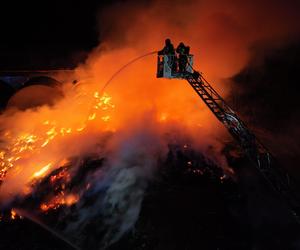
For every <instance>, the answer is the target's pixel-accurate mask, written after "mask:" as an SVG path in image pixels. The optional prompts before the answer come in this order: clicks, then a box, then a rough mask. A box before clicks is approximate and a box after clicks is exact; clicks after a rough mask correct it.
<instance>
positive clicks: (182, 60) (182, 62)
mask: <svg viewBox="0 0 300 250" xmlns="http://www.w3.org/2000/svg"><path fill="white" fill-rule="evenodd" d="M189 50H190V47H186V46H185V45H184V43H183V42H181V43H179V45H178V46H177V48H176V52H177V53H178V63H179V72H180V73H184V72H185V71H186V65H187V61H188V60H187V54H188V53H189Z"/></svg>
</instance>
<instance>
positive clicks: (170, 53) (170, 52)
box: [158, 38, 177, 74]
mask: <svg viewBox="0 0 300 250" xmlns="http://www.w3.org/2000/svg"><path fill="white" fill-rule="evenodd" d="M158 55H166V56H167V57H168V65H169V67H170V68H171V71H172V74H173V73H174V72H176V71H177V69H176V68H177V61H176V56H175V49H174V46H173V44H172V43H171V40H170V39H169V38H167V39H166V40H165V47H164V48H163V49H162V50H160V51H158Z"/></svg>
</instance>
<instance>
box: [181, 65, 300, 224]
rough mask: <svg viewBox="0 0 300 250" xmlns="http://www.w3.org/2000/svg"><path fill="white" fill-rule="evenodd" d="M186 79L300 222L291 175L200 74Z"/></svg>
mask: <svg viewBox="0 0 300 250" xmlns="http://www.w3.org/2000/svg"><path fill="white" fill-rule="evenodd" d="M183 78H185V79H186V80H187V81H188V82H189V84H190V85H191V86H192V88H193V89H194V90H195V91H196V93H197V94H198V95H199V96H200V97H201V99H202V100H203V101H204V102H205V104H206V105H207V106H208V108H209V109H210V110H211V111H212V112H213V113H214V115H215V116H216V117H217V118H218V120H219V121H221V122H222V123H223V124H224V125H225V126H226V128H227V130H228V131H229V133H230V134H231V135H232V136H233V137H234V138H235V139H236V140H237V141H238V143H239V144H240V146H241V147H242V149H243V150H244V151H245V153H246V154H247V156H248V157H249V158H250V160H251V161H252V162H253V163H254V164H255V165H256V168H257V169H258V170H259V171H260V172H261V174H262V175H263V176H264V178H265V179H266V180H267V181H268V182H269V183H270V185H271V186H272V188H273V189H274V190H275V191H276V192H278V193H279V194H280V195H281V196H282V197H283V198H284V199H285V200H286V201H287V203H288V204H289V206H290V208H291V209H292V213H293V214H294V215H296V217H297V219H298V216H297V214H296V211H297V210H298V206H299V205H298V201H297V199H296V197H295V195H294V193H293V191H292V189H291V187H290V177H289V174H288V173H287V172H285V171H283V169H281V168H279V167H277V165H276V163H275V161H274V158H273V157H272V156H271V154H270V153H269V152H268V150H267V149H266V148H265V146H264V145H263V144H262V143H261V142H259V140H258V139H257V138H256V137H255V135H254V134H253V133H252V132H251V131H250V130H249V129H248V128H247V126H246V125H245V124H244V123H243V122H242V121H241V119H240V118H239V117H238V116H237V114H236V113H235V112H234V111H233V110H232V109H231V108H230V107H229V106H228V105H227V104H226V102H225V101H224V100H223V98H222V97H221V96H220V95H219V94H218V93H217V92H216V91H215V90H214V89H213V88H212V86H211V85H210V84H209V83H208V82H207V81H206V80H205V79H204V78H203V76H202V75H201V74H200V73H199V72H197V71H194V72H193V73H187V74H185V76H184V77H183ZM298 221H299V219H298Z"/></svg>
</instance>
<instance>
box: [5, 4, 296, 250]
mask: <svg viewBox="0 0 300 250" xmlns="http://www.w3.org/2000/svg"><path fill="white" fill-rule="evenodd" d="M291 3H292V4H291V5H289V4H286V3H285V2H282V1H272V2H270V1H229V0H227V1H185V2H184V3H183V2H181V1H150V2H143V3H139V4H137V3H134V2H119V3H117V4H112V5H111V6H110V7H108V8H105V9H102V10H101V11H100V13H99V25H100V28H101V32H102V33H101V44H100V45H99V47H97V48H96V49H94V50H93V51H92V52H91V54H90V56H89V58H88V59H87V61H86V62H85V63H84V64H82V65H79V66H78V68H77V69H76V72H75V77H76V78H77V79H81V81H80V82H79V84H78V85H76V86H75V87H74V86H71V84H67V85H66V86H65V87H64V88H65V89H64V90H63V91H64V93H65V96H66V97H65V98H64V99H63V100H61V101H59V102H58V103H56V104H55V105H54V106H53V107H51V108H50V107H41V108H38V109H35V110H27V111H20V112H14V113H13V112H7V113H5V114H4V115H3V116H1V121H0V124H1V131H3V134H5V132H6V131H10V133H9V135H8V137H7V138H6V139H5V140H4V141H3V142H2V144H1V146H2V148H5V149H6V151H5V152H6V153H5V154H8V153H7V152H9V154H11V153H12V152H13V151H12V149H13V148H12V146H13V145H11V143H12V142H15V141H14V140H13V139H14V138H22V135H23V134H30V135H32V134H33V135H36V136H37V137H38V138H42V139H38V142H39V143H40V144H39V146H38V147H37V148H33V150H32V151H31V149H29V151H28V152H29V153H28V154H29V156H28V155H22V157H24V158H21V159H17V160H16V159H14V160H15V163H16V164H15V169H14V171H9V172H8V175H7V176H6V179H5V181H4V182H3V184H2V186H1V189H0V198H1V205H7V204H8V203H9V202H11V201H13V200H14V199H15V198H16V197H23V196H26V195H28V192H29V191H28V183H31V180H32V179H31V178H32V176H33V175H34V174H35V173H36V172H37V171H40V170H41V168H42V167H43V166H45V165H46V166H47V164H49V163H51V164H52V165H51V171H54V170H55V169H59V167H60V166H61V165H62V163H61V162H63V161H65V160H69V159H70V158H72V157H78V158H79V160H78V162H81V161H80V160H81V159H83V158H85V157H89V156H90V155H93V154H96V155H98V157H99V158H100V157H103V158H105V159H106V160H105V164H104V166H103V167H101V169H100V170H98V171H96V172H93V173H90V175H89V176H88V177H87V178H86V179H85V180H84V182H85V184H90V185H91V188H90V189H87V190H79V191H78V190H76V191H78V194H79V196H80V198H85V196H95V197H96V199H95V200H96V202H95V203H94V204H93V206H86V203H85V199H79V201H78V202H77V203H76V204H75V205H74V206H75V207H76V210H77V211H79V214H78V215H77V218H76V220H73V222H70V224H69V225H68V226H67V228H66V229H65V234H66V235H68V236H69V237H70V235H74V238H78V239H80V240H79V241H80V242H78V244H82V245H83V246H84V247H85V248H88V247H86V246H89V244H90V245H91V246H92V245H93V244H94V245H98V244H99V242H100V240H99V239H98V237H95V241H97V242H98V243H97V242H96V243H95V242H85V241H84V240H82V237H84V235H85V234H84V233H86V232H83V230H86V228H88V227H89V226H90V225H89V223H91V221H94V224H96V225H98V226H99V225H102V226H99V229H98V231H97V232H95V235H100V236H102V237H103V239H104V242H105V244H111V243H113V242H115V241H117V240H118V239H119V238H120V237H121V236H122V235H123V234H124V233H125V232H127V231H128V230H129V229H131V228H132V227H133V225H134V224H135V222H136V220H137V218H138V215H139V212H140V208H141V203H142V200H143V196H144V192H145V190H146V188H147V183H148V181H149V179H151V177H152V176H153V175H154V173H155V170H156V166H157V162H158V161H159V160H160V159H163V158H164V157H165V156H166V154H167V151H168V144H178V145H183V144H185V143H186V142H188V143H189V144H190V145H192V147H193V148H194V149H195V150H198V151H199V152H203V154H205V157H207V158H209V159H212V160H213V161H214V162H216V163H218V165H221V166H222V167H224V168H225V169H226V168H227V167H228V166H227V163H226V160H225V158H224V156H222V155H221V153H220V152H221V150H222V146H223V144H222V142H221V140H224V138H227V136H228V134H227V132H226V131H225V129H224V128H223V127H222V125H221V124H219V122H218V121H217V119H215V117H214V116H213V115H212V114H211V112H210V111H209V110H208V109H207V107H205V105H204V104H203V103H202V102H201V101H200V100H199V97H198V96H197V95H196V94H195V93H193V90H192V88H191V87H190V86H188V84H187V83H186V82H185V81H183V80H172V81H170V80H166V79H156V78H155V76H156V58H155V57H154V56H153V57H147V58H143V59H142V60H140V61H138V62H136V63H135V64H133V65H131V66H130V67H128V68H126V70H124V71H122V72H121V73H120V74H119V75H118V76H117V77H116V78H114V79H113V81H112V82H111V84H110V85H109V87H108V88H107V89H106V91H107V92H108V93H109V95H111V96H112V100H113V105H108V106H107V105H106V106H105V105H104V104H107V103H106V101H105V100H106V99H105V100H104V101H102V104H101V105H98V104H99V102H97V103H96V104H97V105H96V104H95V103H94V96H96V97H97V96H98V95H99V93H97V94H96V91H99V90H100V89H101V88H102V87H103V86H104V85H105V83H106V82H107V80H109V79H110V78H111V76H112V75H113V74H114V73H115V72H116V71H118V70H119V69H120V68H121V67H122V66H123V65H125V64H126V63H127V62H128V61H129V60H131V59H133V58H135V57H137V56H140V55H141V54H145V53H147V52H149V51H153V50H157V49H160V48H161V47H162V46H163V42H164V40H165V38H167V37H169V38H171V39H172V41H173V43H174V45H175V46H176V45H177V44H178V43H179V42H180V41H183V42H184V43H185V44H187V45H189V46H190V47H191V53H193V54H194V55H195V68H196V69H199V70H201V71H203V72H204V73H205V76H206V78H207V79H208V80H209V81H211V82H212V85H213V87H215V88H216V90H217V91H218V92H220V94H221V95H223V96H224V97H225V99H226V97H227V96H228V94H229V93H230V91H231V85H230V83H229V82H228V81H227V80H225V79H228V78H229V77H231V76H233V75H234V74H236V73H237V72H238V71H240V70H241V69H242V68H243V67H244V66H245V65H246V64H247V63H248V61H249V59H250V57H251V48H252V47H253V46H254V45H255V44H257V43H260V44H265V45H266V46H268V47H277V46H281V45H282V44H284V43H286V42H288V41H290V40H291V39H293V38H294V37H295V34H297V32H298V29H299V27H297V26H295V25H293V24H295V23H297V21H298V13H297V10H298V9H297V8H296V6H297V5H298V3H297V2H291ZM97 100H98V101H99V98H98V99H97ZM95 107H98V108H97V110H96V108H95ZM103 107H106V108H105V109H102V108H103ZM94 109H95V110H94ZM99 110H100V111H99ZM97 112H99V113H97ZM94 114H95V115H94ZM95 117H97V118H96V119H94V118H95ZM54 128H55V129H54ZM70 129H71V130H72V132H70V131H71V130H70ZM83 129H84V130H83ZM53 131H55V133H56V134H55V133H54V132H53ZM68 131H69V132H68ZM74 131H75V133H74ZM76 131H77V132H76ZM81 131H83V132H81ZM51 133H52V134H51ZM45 134H47V135H48V136H50V138H52V136H53V134H55V136H54V137H53V138H52V139H51V140H50V141H49V143H48V144H47V146H45V147H42V146H41V145H44V144H45V143H46V140H47V138H44V137H43V136H45ZM20 136H21V137H20ZM54 138H55V139H54ZM48 139H49V138H48ZM34 143H35V142H34ZM33 145H35V144H33ZM212 148H213V150H211V149H212ZM80 166H81V165H80V164H79V163H78V164H77V165H75V166H74V167H73V171H72V174H74V173H76V172H79V169H80ZM83 186H85V185H83ZM33 190H34V191H35V192H38V190H35V189H33ZM104 228H105V231H104ZM79 229H82V230H79ZM81 236H82V237H81ZM71 237H72V236H71ZM89 239H90V238H89Z"/></svg>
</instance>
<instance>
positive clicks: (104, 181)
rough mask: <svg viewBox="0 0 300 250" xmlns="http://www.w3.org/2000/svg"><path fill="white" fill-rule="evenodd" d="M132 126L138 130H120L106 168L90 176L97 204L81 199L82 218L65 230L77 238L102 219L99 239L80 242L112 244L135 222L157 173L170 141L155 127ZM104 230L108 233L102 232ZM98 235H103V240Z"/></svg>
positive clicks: (98, 228)
mask: <svg viewBox="0 0 300 250" xmlns="http://www.w3.org/2000/svg"><path fill="white" fill-rule="evenodd" d="M150 122H151V121H150ZM132 129H134V130H135V132H133V131H131V132H130V133H129V132H128V131H124V132H120V133H119V132H117V135H116V136H115V137H114V139H113V140H112V141H111V142H110V143H109V144H110V145H109V146H108V147H111V148H113V150H112V151H111V154H109V155H108V156H107V157H108V159H107V163H106V164H105V166H104V168H105V169H106V170H105V171H103V169H101V170H100V171H98V172H95V173H93V174H92V175H91V176H90V177H89V179H88V182H89V183H93V184H92V185H93V187H92V188H91V190H90V191H89V195H90V196H96V197H97V198H96V199H95V200H96V204H93V206H90V207H86V204H85V202H79V203H78V204H77V205H76V208H77V209H78V211H79V214H78V218H77V220H76V221H74V222H72V223H71V224H69V225H68V227H67V229H66V230H65V234H67V235H69V236H70V235H72V237H74V240H76V239H80V238H81V237H80V235H81V234H82V232H83V231H84V230H85V228H87V226H88V224H89V223H91V221H99V223H98V224H97V225H96V226H95V228H96V229H94V232H93V233H94V236H95V235H96V237H94V238H95V239H96V240H95V242H94V241H93V242H92V243H91V242H90V240H91V239H90V238H88V240H87V241H85V242H78V244H82V246H83V247H88V248H93V249H95V248H96V246H99V245H102V247H103V246H108V245H110V244H112V243H114V242H116V241H117V240H119V239H120V237H121V236H122V235H123V234H124V233H126V232H128V231H129V230H130V229H131V228H132V227H133V226H134V224H135V222H136V220H137V219H138V216H139V212H140V208H141V203H142V200H143V197H144V192H145V190H146V188H147V184H148V181H149V179H150V178H151V177H152V176H153V175H154V171H155V169H156V167H157V165H158V161H159V159H163V158H164V156H165V155H166V151H167V145H166V144H164V143H163V141H162V140H161V139H160V138H161V137H160V136H159V135H157V133H156V131H154V130H153V128H150V129H149V128H144V129H142V128H141V127H137V128H136V127H134V128H132ZM78 229H80V230H78ZM103 231H104V232H105V233H104V235H101V233H103ZM97 235H100V236H102V237H103V239H102V241H99V240H98V237H97Z"/></svg>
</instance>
